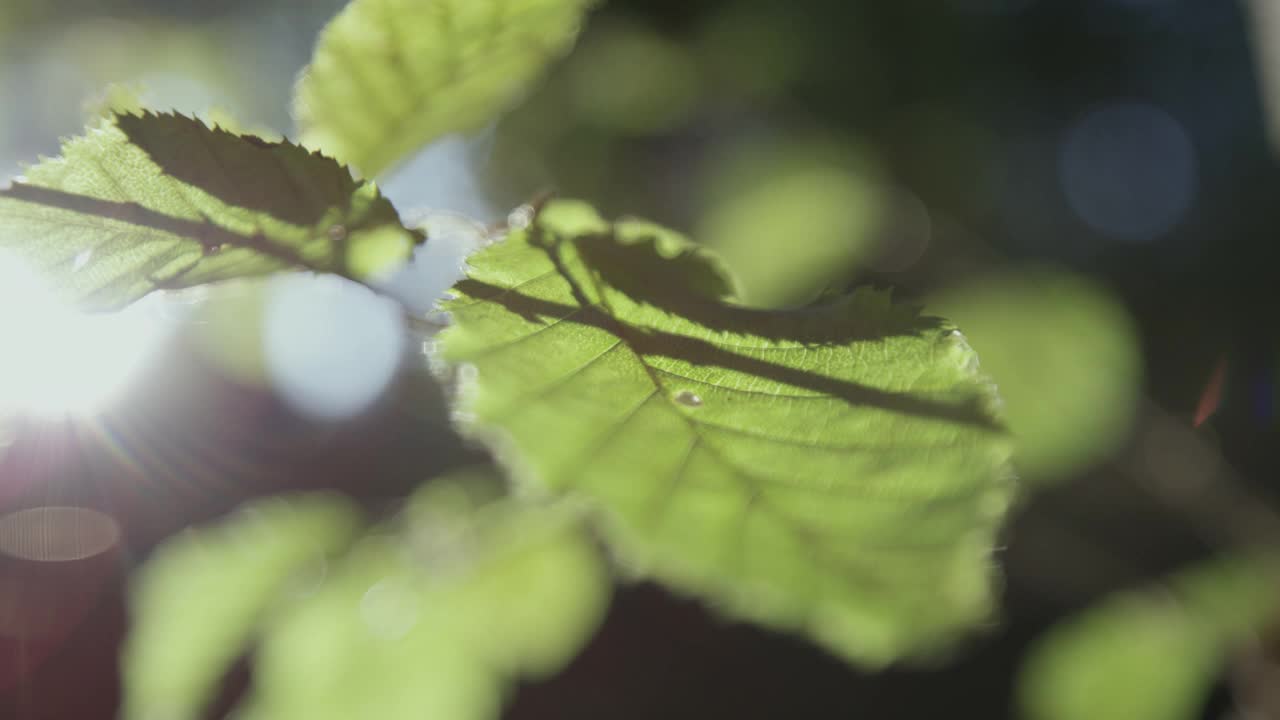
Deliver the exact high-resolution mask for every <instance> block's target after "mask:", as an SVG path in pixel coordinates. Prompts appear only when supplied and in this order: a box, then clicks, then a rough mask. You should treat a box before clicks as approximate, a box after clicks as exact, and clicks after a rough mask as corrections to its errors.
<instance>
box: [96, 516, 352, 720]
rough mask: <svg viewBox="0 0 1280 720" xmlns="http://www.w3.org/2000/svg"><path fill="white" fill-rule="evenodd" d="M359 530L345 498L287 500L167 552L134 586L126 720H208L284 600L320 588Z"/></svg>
mask: <svg viewBox="0 0 1280 720" xmlns="http://www.w3.org/2000/svg"><path fill="white" fill-rule="evenodd" d="M357 525H358V513H357V512H356V511H355V510H354V509H353V508H352V507H351V505H350V504H349V503H347V502H346V501H344V500H342V499H340V498H337V497H334V496H327V495H317V496H310V497H298V498H292V499H285V498H279V499H272V500H266V501H263V502H259V503H256V504H254V505H251V506H248V507H246V508H244V509H242V510H241V511H239V512H238V513H236V514H235V515H233V516H232V517H230V518H228V519H227V520H225V521H223V522H222V523H221V524H220V525H219V526H217V527H213V528H207V529H199V530H192V531H189V532H187V533H186V534H184V535H180V536H178V537H177V538H175V539H173V540H171V541H169V543H168V544H166V545H164V546H162V547H161V548H160V549H159V550H158V551H157V552H156V554H155V556H153V557H152V558H151V559H150V560H149V561H148V563H147V564H146V565H145V566H144V568H143V569H142V570H141V571H140V572H139V573H138V575H137V576H135V579H134V585H133V591H132V593H131V608H132V612H133V617H134V622H133V627H132V630H131V633H130V635H129V638H128V641H127V643H126V646H125V648H124V651H123V660H122V662H123V671H124V692H125V695H124V712H123V717H125V718H144V719H145V718H194V717H199V716H200V711H201V709H202V708H204V707H205V705H206V704H207V703H208V702H209V701H210V700H211V699H212V697H213V695H214V694H215V692H216V690H217V688H218V686H219V683H220V682H221V679H222V676H223V674H224V673H225V672H226V670H227V669H228V667H229V666H230V665H231V663H232V662H234V660H235V659H236V658H237V657H238V656H239V655H240V654H241V653H243V652H244V651H245V650H246V649H247V648H246V645H247V643H248V642H249V640H250V638H251V637H252V635H253V633H254V631H255V630H256V629H257V627H258V626H259V624H260V623H262V622H263V621H264V620H265V619H266V618H267V616H268V615H269V613H270V611H271V610H272V608H273V606H274V605H275V604H276V603H278V602H279V601H280V598H281V596H282V595H287V594H288V591H289V589H290V586H291V585H295V586H296V585H301V586H305V585H306V584H307V583H309V582H310V583H314V582H316V581H317V580H318V578H319V577H320V576H321V575H322V573H323V571H324V563H325V558H326V556H327V555H329V554H330V553H332V552H334V551H335V550H338V549H341V548H342V547H343V546H344V545H345V544H346V543H347V542H348V541H349V540H350V538H351V536H352V533H353V532H354V531H355V529H356V527H357ZM295 589H296V588H295Z"/></svg>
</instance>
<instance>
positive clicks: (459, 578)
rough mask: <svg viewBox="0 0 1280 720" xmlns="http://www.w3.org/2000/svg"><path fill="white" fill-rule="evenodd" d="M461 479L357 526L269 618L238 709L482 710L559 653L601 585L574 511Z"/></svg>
mask: <svg viewBox="0 0 1280 720" xmlns="http://www.w3.org/2000/svg"><path fill="white" fill-rule="evenodd" d="M474 488H475V482H474V478H468V479H467V482H466V483H465V484H463V483H455V482H451V481H435V482H433V483H431V484H430V485H428V486H427V487H426V489H425V490H423V491H421V492H419V493H418V495H417V496H416V497H414V498H412V499H411V501H410V504H409V508H408V510H407V512H406V517H405V522H404V523H403V527H402V528H388V529H387V531H385V532H382V533H374V534H372V535H370V536H369V537H367V538H366V539H365V540H363V541H362V542H361V543H360V544H359V545H358V546H357V547H356V548H355V549H354V551H353V552H352V553H351V555H350V556H349V557H348V558H347V559H346V560H345V561H344V562H343V563H342V565H341V566H339V567H338V568H336V570H335V572H334V574H333V575H332V577H331V578H330V579H329V581H328V582H326V583H325V585H324V586H323V587H322V588H321V590H320V591H319V592H318V593H317V594H316V595H314V596H313V597H311V598H309V599H308V600H307V601H306V602H304V603H303V604H301V605H300V606H299V607H298V608H296V610H294V611H293V612H290V613H289V614H288V615H287V616H286V617H283V618H281V620H280V622H279V623H277V624H275V625H274V626H273V627H272V628H271V629H270V631H269V632H268V633H267V634H266V636H265V638H264V642H263V645H262V649H261V652H260V653H259V655H258V656H257V657H256V658H255V661H254V670H255V676H254V692H253V694H252V697H251V698H250V700H249V701H248V704H247V707H246V711H245V717H247V718H262V719H266V718H269V719H270V720H295V719H296V720H349V719H350V718H377V720H400V719H401V718H403V719H404V720H421V719H422V718H449V719H450V720H471V719H480V718H494V717H497V715H498V711H499V710H500V708H501V705H502V702H503V699H504V696H505V694H506V686H507V685H508V684H509V683H510V682H512V681H514V680H517V679H519V678H535V679H536V678H540V677H543V676H546V675H548V674H550V673H553V672H555V671H556V670H558V669H559V668H560V667H562V666H563V665H564V664H565V663H566V662H568V660H569V659H570V658H572V657H573V655H575V654H576V653H577V652H578V650H579V649H580V648H581V647H582V645H583V644H584V643H585V642H586V640H587V638H588V637H589V636H590V635H591V633H592V632H593V631H594V630H595V628H596V626H597V625H598V623H599V621H600V619H601V617H602V616H603V612H604V609H605V606H606V604H607V600H608V596H609V583H608V575H607V573H606V569H605V566H604V563H603V562H602V558H601V557H600V556H599V553H598V552H597V551H596V549H595V548H594V547H593V545H592V543H591V541H590V540H589V538H588V537H587V536H586V535H585V534H583V533H582V532H581V523H580V521H579V519H580V518H579V513H577V512H575V511H573V510H571V509H569V508H566V507H538V506H525V505H523V504H521V503H518V502H515V501H511V500H496V501H494V500H486V499H485V498H483V497H478V496H477V495H476V494H475V491H474Z"/></svg>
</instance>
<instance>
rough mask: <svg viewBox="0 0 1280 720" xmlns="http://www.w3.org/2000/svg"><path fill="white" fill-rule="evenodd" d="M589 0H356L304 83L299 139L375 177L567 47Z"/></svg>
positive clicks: (520, 87) (504, 95) (473, 119)
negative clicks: (300, 135) (300, 134)
mask: <svg viewBox="0 0 1280 720" xmlns="http://www.w3.org/2000/svg"><path fill="white" fill-rule="evenodd" d="M593 1H594V0H353V1H352V2H351V3H350V4H349V5H347V7H346V9H344V10H343V11H342V13H340V14H339V15H338V16H337V17H336V18H334V20H333V21H332V22H331V23H329V25H328V27H326V28H325V29H324V31H323V33H322V34H321V35H320V40H319V42H318V44H317V45H316V51H315V57H314V58H313V59H312V62H311V65H310V67H308V68H307V70H305V71H304V73H303V75H302V77H301V78H300V79H299V81H298V86H297V90H296V100H295V104H294V113H295V115H296V117H297V122H298V126H299V128H300V129H301V131H302V141H303V143H304V144H306V145H308V146H309V147H314V148H319V149H321V150H323V151H324V152H325V153H328V154H331V155H333V156H334V157H337V158H338V159H339V160H342V161H343V162H345V163H348V164H350V165H353V166H355V167H356V168H358V169H359V170H360V171H361V172H362V173H364V175H365V176H366V177H373V176H375V175H378V174H379V173H381V172H383V171H384V170H387V169H389V168H391V167H392V166H394V165H395V164H397V163H398V162H400V161H401V160H403V159H404V158H405V157H406V156H408V155H409V154H410V153H412V152H414V151H415V150H417V149H418V148H420V147H422V146H423V145H425V144H427V143H428V142H430V141H432V140H434V139H436V138H438V137H440V136H442V135H445V134H448V133H451V132H460V131H466V130H473V129H475V128H477V127H479V126H480V125H482V124H483V123H485V122H487V121H488V120H490V119H491V118H492V117H493V116H494V115H495V114H496V113H498V112H500V111H502V110H504V109H505V108H506V107H507V106H508V105H510V104H511V103H512V102H513V101H515V100H516V99H517V98H518V96H519V94H520V93H521V92H523V91H524V90H525V88H526V87H527V86H528V85H529V84H530V83H531V82H532V81H534V80H535V79H536V78H537V77H538V76H539V75H541V74H542V71H543V69H544V67H545V66H546V65H547V64H548V63H550V62H551V61H553V60H555V59H556V58H558V57H560V56H561V55H562V54H564V53H565V52H566V51H567V50H568V49H569V47H570V46H571V45H572V43H573V40H574V38H575V37H576V36H577V34H578V28H579V26H580V25H581V23H582V17H583V14H584V13H585V11H586V10H587V8H588V7H589V6H590V5H591V4H592V2H593Z"/></svg>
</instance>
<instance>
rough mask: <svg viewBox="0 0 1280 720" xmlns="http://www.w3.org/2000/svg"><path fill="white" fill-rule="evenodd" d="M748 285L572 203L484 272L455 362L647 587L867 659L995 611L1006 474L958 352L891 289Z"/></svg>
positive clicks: (521, 448) (460, 299)
mask: <svg viewBox="0 0 1280 720" xmlns="http://www.w3.org/2000/svg"><path fill="white" fill-rule="evenodd" d="M731 289H732V283H731V282H730V281H729V280H728V278H726V277H725V276H724V274H723V270H722V269H721V267H720V264H719V263H718V262H717V261H716V260H715V259H714V258H713V257H712V256H710V255H709V254H707V253H706V252H705V251H703V250H700V249H698V248H697V247H696V246H694V245H692V244H690V243H689V242H688V241H687V240H685V239H684V238H682V237H680V236H679V235H676V234H674V233H671V232H669V231H665V230H661V229H659V228H656V227H654V226H651V225H647V224H643V223H637V222H634V221H629V222H623V223H619V224H617V225H615V226H612V227H611V226H610V225H608V224H606V223H604V222H603V221H602V220H601V219H600V218H599V217H598V216H596V215H595V214H594V213H593V212H592V211H591V210H590V209H588V208H585V207H584V206H581V205H577V204H572V203H556V204H553V205H551V206H549V207H548V208H547V209H546V210H545V211H544V212H543V213H542V215H541V216H540V218H539V219H538V221H537V223H536V224H535V226H534V228H533V229H532V230H531V231H528V232H518V233H513V234H512V235H511V236H510V237H508V238H507V239H506V240H505V241H503V242H501V243H499V244H497V245H494V246H492V247H491V248H488V249H486V250H483V251H481V252H480V253H478V254H477V255H475V256H474V257H472V258H471V268H470V271H469V278H468V279H466V280H464V281H462V282H461V283H459V284H458V285H457V286H456V288H455V293H456V295H457V297H456V299H454V300H452V301H450V302H448V303H446V304H445V306H444V309H445V310H447V311H448V312H450V313H452V314H453V317H454V320H455V325H454V326H453V327H452V328H450V329H448V330H446V331H445V333H444V334H443V335H442V336H441V337H440V338H439V341H440V342H441V343H442V349H441V350H440V352H441V356H442V358H443V359H444V360H446V361H449V362H453V363H465V364H468V365H471V366H474V368H475V369H476V370H477V372H476V373H475V375H474V381H473V382H471V383H469V384H468V385H467V386H466V387H464V395H463V403H462V411H463V413H464V415H465V416H466V417H468V418H470V422H471V425H472V430H473V431H474V432H475V433H477V434H479V435H480V436H482V437H484V438H486V439H489V440H491V441H493V442H494V443H495V444H496V445H497V446H498V449H499V450H501V451H503V453H504V455H505V457H506V459H507V461H508V463H509V464H510V465H511V466H512V467H513V468H514V469H515V471H516V472H517V474H518V475H519V476H521V477H522V478H523V481H524V482H523V486H524V488H525V489H526V490H528V491H530V492H535V493H536V492H550V493H566V494H571V495H573V496H576V497H579V498H586V499H588V500H590V501H593V504H594V505H595V506H596V507H597V508H598V510H599V511H600V512H601V514H602V515H603V517H604V518H605V520H606V522H605V529H606V531H607V535H608V539H609V540H610V541H611V544H612V545H613V546H614V549H615V551H616V552H617V553H618V554H619V555H620V556H621V557H622V559H623V560H625V561H627V562H628V563H629V564H630V565H631V567H633V568H634V569H635V570H636V571H637V572H639V573H642V574H646V575H651V576H653V577H656V578H657V579H659V580H661V581H663V582H665V583H667V584H669V585H671V586H674V587H676V588H680V589H683V590H685V591H688V592H691V593H694V594H697V595H700V596H702V597H704V598H706V599H707V600H709V601H710V602H712V603H713V604H715V605H716V606H718V607H720V608H721V609H723V610H724V611H725V612H727V613H729V614H730V615H733V616H735V617H739V618H745V619H749V620H753V621H756V622H760V623H763V624H765V625H767V626H769V627H773V628H779V629H784V630H792V631H796V632H803V633H805V634H807V635H809V636H810V637H812V638H814V639H816V640H817V641H819V642H821V643H822V644H823V645H825V646H826V647H828V648H830V649H831V650H833V651H834V652H836V653H838V654H840V655H841V656H843V657H846V658H849V659H852V660H860V661H865V662H868V663H873V664H874V663H883V662H887V661H889V660H891V659H893V658H895V657H898V656H900V655H902V654H904V653H910V652H913V651H923V650H925V649H928V648H930V647H932V646H935V645H937V644H939V643H942V642H944V641H946V640H947V639H949V638H950V637H952V636H953V635H955V634H956V633H957V632H958V631H959V630H961V629H963V628H967V627H969V626H971V625H973V624H975V623H978V622H981V621H983V620H984V619H986V618H987V617H988V616H989V614H990V612H991V609H992V604H993V602H992V561H991V552H992V543H993V535H994V534H995V532H996V531H997V527H998V524H999V522H1000V520H1001V518H1002V516H1003V515H1004V513H1005V510H1006V507H1007V505H1008V502H1009V499H1010V494H1011V492H1012V483H1011V477H1010V473H1009V471H1008V468H1007V466H1006V461H1007V459H1008V455H1009V447H1008V442H1007V439H1006V438H1005V435H1004V433H1003V432H1002V431H1001V430H999V429H998V428H997V426H996V421H995V418H994V413H993V410H992V407H993V405H994V403H995V393H994V389H993V388H992V386H991V385H990V383H989V382H988V381H987V380H986V378H985V377H983V376H982V375H981V374H980V373H979V372H978V370H977V361H976V358H975V356H974V354H973V352H972V351H971V350H970V349H969V348H968V346H967V345H966V344H965V342H964V339H963V337H961V336H960V335H959V334H958V333H956V332H954V331H952V330H951V329H950V327H949V326H948V325H947V324H946V323H944V322H942V321H940V320H937V319H934V318H924V317H920V316H919V315H918V314H917V313H916V312H915V311H914V310H912V309H910V308H906V307H903V306H898V305H894V304H892V303H891V302H890V300H889V297H888V295H887V294H885V293H882V292H877V291H872V290H862V291H859V292H858V293H856V294H854V295H852V296H849V297H846V298H843V299H841V300H839V301H837V302H834V303H832V304H830V305H826V306H822V307H814V308H806V309H802V310H797V311H793V312H765V311H755V310H748V309H744V308H740V307H734V306H731V305H726V304H724V302H723V300H724V299H725V298H726V297H729V296H730V292H731ZM465 376H466V374H465V373H464V377H465Z"/></svg>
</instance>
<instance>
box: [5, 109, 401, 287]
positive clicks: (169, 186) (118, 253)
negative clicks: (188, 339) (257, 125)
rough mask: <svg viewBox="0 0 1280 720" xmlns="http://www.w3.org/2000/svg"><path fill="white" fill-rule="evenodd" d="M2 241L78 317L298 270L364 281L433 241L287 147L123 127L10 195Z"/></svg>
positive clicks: (157, 123) (121, 119)
mask: <svg viewBox="0 0 1280 720" xmlns="http://www.w3.org/2000/svg"><path fill="white" fill-rule="evenodd" d="M0 239H3V242H4V246H5V247H6V248H7V249H11V250H14V251H17V253H18V254H19V256H20V257H22V259H24V260H26V261H27V262H28V264H29V265H30V266H31V267H32V269H34V270H36V271H39V272H43V273H46V274H48V275H50V276H52V277H54V278H56V279H57V280H58V281H59V283H60V285H61V286H62V287H63V288H65V289H66V291H67V292H69V293H70V294H71V295H72V296H73V297H74V299H75V300H76V301H77V302H79V303H80V304H82V305H84V306H86V307H88V308H90V309H114V308H118V307H121V306H123V305H126V304H128V303H130V302H132V301H134V300H136V299H138V298H140V297H142V296H143V295H145V294H147V293H148V292H151V291H152V290H156V289H162V288H163V289H173V288H182V287H191V286H194V285H200V284H204V283H210V282H216V281H218V280H226V279H230V278H236V277H246V276H253V275H262V274H266V273H271V272H277V271H280V270H286V269H294V270H298V269H305V270H315V271H320V272H331V273H335V274H338V275H343V276H346V277H350V278H355V279H359V278H366V277H369V276H372V275H376V274H377V273H379V272H381V271H385V270H387V269H388V268H390V267H393V266H395V265H398V264H400V263H402V262H404V261H405V260H407V259H408V257H409V253H410V250H411V249H412V247H413V245H414V244H415V242H418V241H420V240H421V239H422V238H421V237H420V236H418V235H416V234H415V233H412V232H410V231H408V230H406V229H404V228H403V227H401V225H400V220H399V217H398V216H397V214H396V211H395V209H394V208H393V207H392V206H391V203H389V202H387V200H386V199H385V198H383V197H382V196H381V194H379V192H378V189H377V187H376V186H375V185H373V184H372V183H367V182H366V183H360V182H356V181H354V180H352V178H351V175H350V173H349V172H348V171H347V170H346V169H344V168H343V167H342V166H340V165H338V164H337V163H335V162H334V161H332V160H330V159H328V158H325V157H321V156H320V155H316V154H314V153H309V152H307V151H305V150H303V149H302V148H301V147H299V146H297V145H294V144H292V143H289V142H283V141H282V142H268V141H264V140H261V139H259V138H257V137H255V136H250V135H236V134H234V133H231V132H227V131H225V130H220V129H216V128H215V129H210V128H208V127H206V126H205V125H204V124H203V123H201V122H200V121H198V120H193V119H191V118H187V117H183V116H181V115H170V114H152V113H144V114H142V115H128V114H125V115H114V116H113V117H112V118H110V119H108V120H105V121H103V122H102V123H101V124H100V125H98V126H96V127H94V128H91V129H90V131H89V133H88V134H87V135H85V136H84V137H81V138H77V139H75V140H72V141H70V142H68V143H67V144H66V145H65V146H64V148H63V156H62V157H61V158H57V159H54V160H46V161H45V162H43V163H41V164H39V165H37V166H35V167H33V168H31V169H30V170H28V172H27V176H26V178H25V179H23V180H22V181H20V182H17V183H15V184H14V185H13V186H12V187H10V188H8V189H6V190H3V191H0Z"/></svg>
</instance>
